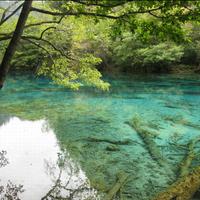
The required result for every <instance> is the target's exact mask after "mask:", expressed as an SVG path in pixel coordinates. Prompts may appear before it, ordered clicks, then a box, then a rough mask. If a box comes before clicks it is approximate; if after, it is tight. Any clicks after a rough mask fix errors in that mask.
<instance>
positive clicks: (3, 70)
mask: <svg viewBox="0 0 200 200" xmlns="http://www.w3.org/2000/svg"><path fill="white" fill-rule="evenodd" d="M32 2H33V0H25V1H24V5H23V8H22V11H21V13H20V16H19V19H18V22H17V26H16V28H15V31H14V33H13V36H12V39H11V41H10V43H9V45H8V47H7V48H6V52H5V54H4V57H3V60H2V63H1V66H0V89H1V88H2V87H3V84H4V81H5V78H6V75H7V73H8V71H9V68H10V62H11V60H12V57H13V55H14V53H15V50H16V47H17V44H18V43H19V40H20V37H21V35H22V33H23V30H24V26H25V23H26V20H27V18H28V15H29V11H30V9H31V5H32Z"/></svg>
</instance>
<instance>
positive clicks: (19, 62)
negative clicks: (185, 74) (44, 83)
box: [0, 0, 200, 90]
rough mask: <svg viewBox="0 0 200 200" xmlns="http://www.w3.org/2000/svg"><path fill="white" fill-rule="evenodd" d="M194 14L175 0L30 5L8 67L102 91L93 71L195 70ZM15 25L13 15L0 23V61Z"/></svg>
mask: <svg viewBox="0 0 200 200" xmlns="http://www.w3.org/2000/svg"><path fill="white" fill-rule="evenodd" d="M199 9H200V7H199V2H198V1H178V0H177V1H164V0H163V1H131V0H129V1H125V0H120V1H112V2H111V1H107V0H104V1H93V0H88V1H82V0H79V1H77V0H71V1H53V2H52V1H49V3H48V2H45V3H36V2H35V3H34V5H33V8H32V11H33V12H31V14H30V15H29V18H28V21H27V23H26V27H25V29H24V33H23V36H22V37H21V42H20V45H19V46H18V49H17V52H16V53H15V57H14V58H13V60H12V67H13V68H15V69H20V70H22V69H23V70H31V71H32V72H34V73H36V74H38V75H45V76H48V77H49V78H51V79H52V80H53V81H54V82H55V83H57V84H61V85H64V86H67V87H69V88H72V89H78V88H79V87H80V86H81V85H92V86H95V87H97V88H100V89H103V90H107V89H108V88H109V84H108V83H105V82H104V81H103V80H102V79H101V73H100V72H99V70H100V71H116V70H117V71H126V72H169V71H171V69H172V66H176V67H177V66H184V70H185V69H186V71H187V66H190V67H188V68H190V69H191V66H194V67H192V68H194V70H193V71H198V66H199V64H200V43H199V41H200V40H199V39H200V35H199V32H198V27H199V25H198V23H197V22H198V21H199V14H198V13H199ZM34 11H35V12H38V14H36V13H35V12H34ZM1 13H2V16H3V14H4V13H5V9H3V8H2V9H1ZM66 16H67V17H66ZM2 19H3V17H2ZM16 21H17V16H14V18H12V19H11V20H8V21H6V23H2V24H1V30H0V41H1V43H0V58H2V56H3V54H4V51H5V48H6V47H7V44H8V41H9V37H11V36H12V32H13V31H14V27H15V24H16Z"/></svg>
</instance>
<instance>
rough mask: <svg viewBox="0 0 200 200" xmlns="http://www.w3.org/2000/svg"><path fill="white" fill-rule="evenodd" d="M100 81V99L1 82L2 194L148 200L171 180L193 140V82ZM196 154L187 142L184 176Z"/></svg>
mask: <svg viewBox="0 0 200 200" xmlns="http://www.w3.org/2000/svg"><path fill="white" fill-rule="evenodd" d="M107 79H108V81H110V82H111V84H112V88H111V90H110V92H108V93H103V92H100V91H96V90H95V89H88V88H83V89H81V91H79V92H72V91H69V90H67V89H64V88H62V87H57V86H55V85H51V84H48V81H47V80H44V79H37V80H34V79H33V78H31V77H26V76H23V77H22V76H21V77H20V76H19V77H11V78H10V79H9V80H8V83H7V86H6V87H5V88H4V90H3V91H1V98H0V103H1V107H0V124H1V127H0V148H1V149H2V150H5V151H6V152H7V155H5V156H8V161H9V164H7V165H6V166H5V167H2V168H1V169H0V177H1V178H0V179H1V182H0V183H1V184H3V183H4V193H3V194H5V190H6V189H5V187H6V184H7V183H8V181H9V180H10V181H11V182H10V183H14V184H16V185H15V186H16V187H18V189H19V196H20V197H21V198H22V199H25V200H26V199H29V200H30V199H31V198H32V199H41V198H42V199H56V198H61V197H62V198H64V197H65V198H66V199H67V198H68V199H87V198H88V199H89V198H90V199H105V198H107V199H109V198H110V199H111V197H114V196H115V197H116V199H125V200H126V199H127V200H128V199H137V200H151V199H152V197H153V196H155V194H157V193H159V192H160V191H162V190H165V189H166V188H167V187H168V185H169V184H171V183H173V182H175V181H176V179H177V178H178V177H179V173H180V172H179V166H180V163H181V162H182V160H183V159H185V158H186V157H187V154H188V144H189V143H190V142H191V141H193V140H195V139H196V138H198V137H200V134H199V131H200V118H199V113H200V108H199V106H198V104H199V101H200V95H199V91H200V81H199V80H200V79H199V77H194V76H185V77H184V76H183V77H175V76H158V77H152V76H151V77H142V76H133V77H126V76H122V77H120V78H119V77H118V78H109V77H108V78H107ZM152 147H153V148H152ZM199 148H200V144H199V142H195V145H194V149H193V151H194V152H195V156H194V158H193V160H191V162H190V164H189V165H188V166H187V170H188V171H191V170H192V168H193V167H195V166H199V165H200V160H199V159H198V155H199V153H200V150H199ZM3 154H5V153H3ZM3 154H2V155H3ZM163 163H164V164H163ZM166 166H167V167H166ZM24 172H25V173H24ZM126 175H128V178H127V179H126V180H125V179H124V180H125V181H124V183H123V184H121V185H120V186H119V183H120V180H122V179H121V177H122V178H123V177H125V176H126ZM14 177H15V178H14ZM21 185H23V188H22V187H21ZM118 186H119V187H118ZM22 190H23V191H22ZM112 193H113V194H112ZM33 194H34V197H33ZM103 195H106V196H104V197H102V196H103ZM196 196H197V197H195V198H197V199H198V194H196ZM30 197H31V198H30Z"/></svg>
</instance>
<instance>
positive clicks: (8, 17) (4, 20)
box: [0, 3, 24, 26]
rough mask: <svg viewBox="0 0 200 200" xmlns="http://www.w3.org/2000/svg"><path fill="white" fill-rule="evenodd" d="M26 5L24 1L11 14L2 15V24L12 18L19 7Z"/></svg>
mask: <svg viewBox="0 0 200 200" xmlns="http://www.w3.org/2000/svg"><path fill="white" fill-rule="evenodd" d="M23 5H24V3H22V4H20V5H19V6H18V7H17V8H16V9H15V10H14V11H13V12H12V13H11V14H10V15H8V16H7V17H5V16H2V19H1V22H0V26H1V25H2V24H3V23H5V22H6V21H7V20H8V19H10V18H11V17H12V16H13V15H14V14H15V13H16V12H17V11H18V10H19V9H21V8H22V6H23ZM4 17H5V18H4Z"/></svg>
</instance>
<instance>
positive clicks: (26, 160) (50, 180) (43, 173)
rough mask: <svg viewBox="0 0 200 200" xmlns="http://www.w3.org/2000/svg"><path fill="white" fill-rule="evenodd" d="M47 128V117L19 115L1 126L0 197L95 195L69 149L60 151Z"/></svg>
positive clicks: (34, 198)
mask: <svg viewBox="0 0 200 200" xmlns="http://www.w3.org/2000/svg"><path fill="white" fill-rule="evenodd" d="M46 127H47V126H46V122H45V121H44V120H39V121H22V120H20V119H19V118H16V117H14V118H11V119H10V120H9V121H8V122H7V123H5V124H3V125H2V126H1V127H0V147H1V149H2V150H3V151H1V153H0V164H1V168H0V180H1V182H0V185H1V189H0V195H1V196H0V197H1V199H3V197H6V198H5V199H8V197H7V196H8V195H10V196H13V199H18V195H19V196H20V199H22V200H23V199H24V200H38V199H41V198H42V199H55V197H59V198H60V197H61V196H62V197H63V198H67V197H69V199H82V197H84V196H86V194H87V195H90V196H91V195H93V196H96V192H95V191H93V190H91V189H90V187H89V183H88V180H87V178H86V176H85V174H84V172H83V171H82V170H81V169H80V167H79V166H78V165H77V164H75V163H73V161H72V159H70V156H69V154H68V153H67V152H65V153H64V154H63V152H61V150H60V148H59V145H58V142H57V139H56V137H55V135H54V133H53V132H52V130H51V129H49V128H46ZM88 191H89V193H88ZM83 193H84V195H83ZM6 195H7V196H6ZM81 195H82V197H81ZM77 196H78V197H77ZM79 197H80V198H79ZM11 199H12V198H11Z"/></svg>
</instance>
